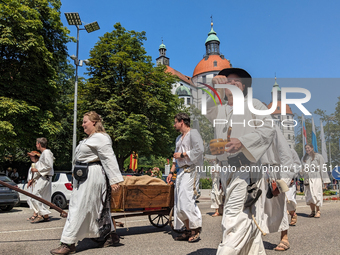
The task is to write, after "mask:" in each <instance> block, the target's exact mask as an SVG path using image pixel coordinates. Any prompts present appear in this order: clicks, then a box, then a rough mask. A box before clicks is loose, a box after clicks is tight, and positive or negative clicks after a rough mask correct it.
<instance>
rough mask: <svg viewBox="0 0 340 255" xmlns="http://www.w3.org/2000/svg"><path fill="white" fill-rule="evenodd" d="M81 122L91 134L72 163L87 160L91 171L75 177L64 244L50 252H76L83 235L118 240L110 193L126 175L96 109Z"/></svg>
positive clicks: (102, 242)
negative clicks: (77, 244) (120, 167)
mask: <svg viewBox="0 0 340 255" xmlns="http://www.w3.org/2000/svg"><path fill="white" fill-rule="evenodd" d="M82 126H83V128H84V132H85V133H86V134H87V135H88V137H87V138H85V139H84V140H82V141H81V142H80V143H79V145H78V147H77V148H76V152H75V159H74V162H73V163H74V164H75V165H76V166H79V165H85V163H88V175H87V179H86V180H83V181H77V180H76V179H75V178H74V179H73V191H72V196H71V199H70V204H69V212H68V216H67V220H66V223H65V226H64V230H63V233H62V235H61V240H60V241H61V245H60V246H59V247H58V248H56V249H53V250H51V254H70V253H74V252H75V251H76V247H75V243H76V242H77V241H78V240H81V239H83V238H94V240H97V241H98V242H100V246H102V247H107V246H110V245H112V244H116V243H118V242H119V237H118V235H117V234H116V233H115V227H114V226H113V223H112V219H111V211H110V196H111V189H112V192H116V191H118V190H119V183H120V182H122V181H123V177H122V175H121V172H120V170H119V167H118V164H117V159H116V157H115V154H114V152H113V149H112V141H111V138H110V136H109V135H108V134H107V133H106V132H105V129H104V127H103V125H102V119H101V117H100V115H98V114H97V113H96V112H94V111H91V112H88V113H86V114H85V115H84V118H83V124H82ZM77 173H78V171H77V172H76V173H74V174H73V175H74V176H75V174H77ZM110 186H111V187H110Z"/></svg>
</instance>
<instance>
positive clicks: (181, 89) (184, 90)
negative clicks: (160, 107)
mask: <svg viewBox="0 0 340 255" xmlns="http://www.w3.org/2000/svg"><path fill="white" fill-rule="evenodd" d="M176 95H178V96H191V94H190V90H189V89H188V88H187V87H185V86H183V85H181V86H179V87H178V88H177V89H176Z"/></svg>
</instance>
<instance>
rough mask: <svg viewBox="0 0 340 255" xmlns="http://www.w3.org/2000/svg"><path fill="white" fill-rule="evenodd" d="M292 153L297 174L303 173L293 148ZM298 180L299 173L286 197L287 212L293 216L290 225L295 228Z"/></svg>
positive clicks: (293, 179) (295, 176)
mask: <svg viewBox="0 0 340 255" xmlns="http://www.w3.org/2000/svg"><path fill="white" fill-rule="evenodd" d="M291 152H292V155H293V161H294V164H295V165H296V166H297V170H296V172H300V171H301V162H300V159H299V156H298V154H297V153H296V151H295V150H294V149H293V148H292V149H291ZM297 178H298V173H296V174H295V175H294V177H293V178H292V181H291V183H290V185H289V190H288V191H287V192H286V195H287V210H288V212H289V215H290V216H291V220H290V223H289V225H290V226H295V225H296V223H297V214H296V206H297V202H296V179H297Z"/></svg>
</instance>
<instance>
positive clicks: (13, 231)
mask: <svg viewBox="0 0 340 255" xmlns="http://www.w3.org/2000/svg"><path fill="white" fill-rule="evenodd" d="M61 228H64V227H56V228H35V229H23V230H12V231H1V232H0V234H7V233H19V232H29V231H37V230H39V231H41V230H53V229H61Z"/></svg>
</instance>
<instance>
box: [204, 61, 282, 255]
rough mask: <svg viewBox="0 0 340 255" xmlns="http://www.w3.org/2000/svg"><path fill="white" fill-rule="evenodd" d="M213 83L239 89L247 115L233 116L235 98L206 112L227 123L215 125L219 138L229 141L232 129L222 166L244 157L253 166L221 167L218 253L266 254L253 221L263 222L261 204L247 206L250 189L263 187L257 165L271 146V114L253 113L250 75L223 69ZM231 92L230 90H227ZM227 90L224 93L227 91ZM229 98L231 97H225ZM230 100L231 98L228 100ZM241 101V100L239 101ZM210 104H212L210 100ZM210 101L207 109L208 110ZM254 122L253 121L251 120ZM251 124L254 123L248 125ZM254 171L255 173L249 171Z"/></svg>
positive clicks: (260, 106) (257, 104)
mask: <svg viewBox="0 0 340 255" xmlns="http://www.w3.org/2000/svg"><path fill="white" fill-rule="evenodd" d="M212 82H213V85H214V84H230V85H234V86H237V87H238V88H239V89H240V90H241V91H242V92H243V94H244V96H245V98H244V103H243V104H244V115H236V114H235V115H234V114H233V109H234V106H235V96H233V97H234V100H233V101H234V104H233V105H218V106H217V107H215V106H214V107H211V108H208V109H207V116H206V117H207V118H208V119H209V120H210V121H211V122H212V123H214V120H216V119H219V120H226V121H227V122H226V123H225V124H222V125H221V124H216V126H215V134H216V138H222V139H226V138H227V133H226V131H227V130H228V128H229V126H231V127H232V132H231V136H230V137H231V138H230V142H229V143H227V145H226V146H227V148H228V149H227V152H226V153H224V154H222V155H218V156H217V159H218V160H219V161H220V162H221V166H222V167H225V168H224V169H228V168H227V167H228V166H230V167H233V166H234V167H235V165H231V164H229V162H230V161H231V159H232V157H233V156H235V155H237V156H241V155H242V154H241V153H243V154H244V156H245V157H246V158H247V160H248V161H249V162H250V163H246V161H245V163H244V162H241V163H242V164H241V166H237V167H235V168H234V169H233V170H232V171H228V170H226V171H224V170H223V168H222V172H221V173H222V176H221V179H222V185H223V186H224V190H225V201H224V211H223V218H222V230H223V237H222V242H221V244H220V245H219V247H218V250H217V254H218V255H222V254H244V255H248V254H265V249H264V246H263V242H262V238H261V232H260V230H259V229H258V227H257V226H256V223H255V221H254V220H253V219H252V216H253V215H254V217H255V220H256V221H257V222H260V216H261V214H262V213H263V208H261V207H260V206H258V204H259V201H257V202H256V203H254V204H253V205H252V206H251V207H245V200H246V197H247V186H248V185H249V184H250V183H255V185H256V186H257V187H258V188H259V187H260V185H261V179H262V172H261V168H260V166H259V165H258V162H259V160H260V158H261V157H262V155H263V154H264V153H265V152H266V151H267V149H268V148H269V146H270V145H271V143H272V140H273V137H274V134H275V129H274V128H273V126H272V122H271V121H269V120H270V119H271V117H270V116H269V115H256V114H253V113H252V112H251V111H250V110H249V108H248V104H247V101H248V98H247V88H248V87H250V86H251V76H250V75H249V73H248V72H246V71H245V70H243V69H239V68H228V69H224V70H222V71H221V72H220V73H219V75H217V76H215V77H214V78H213V80H212ZM227 91H228V90H227ZM227 91H225V92H227ZM226 96H228V95H226ZM228 100H229V98H228ZM238 100H240V99H239V98H238ZM210 102H211V101H210ZM208 103H209V101H208V102H207V107H209V104H208ZM252 104H253V107H254V108H255V109H257V110H268V108H267V107H266V106H264V105H263V104H262V103H261V102H260V101H259V100H257V99H253V100H252ZM251 120H253V121H251ZM248 121H250V122H251V123H250V124H249V122H248ZM250 169H252V170H250Z"/></svg>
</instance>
